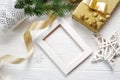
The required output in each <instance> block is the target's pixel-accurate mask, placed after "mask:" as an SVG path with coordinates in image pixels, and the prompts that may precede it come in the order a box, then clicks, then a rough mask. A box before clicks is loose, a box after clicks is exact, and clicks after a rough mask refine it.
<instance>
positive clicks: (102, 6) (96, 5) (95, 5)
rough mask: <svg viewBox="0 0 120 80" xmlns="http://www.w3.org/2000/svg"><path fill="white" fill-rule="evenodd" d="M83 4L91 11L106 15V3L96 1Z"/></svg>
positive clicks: (90, 0) (92, 0)
mask: <svg viewBox="0 0 120 80" xmlns="http://www.w3.org/2000/svg"><path fill="white" fill-rule="evenodd" d="M83 3H84V4H86V5H87V6H89V7H90V8H91V9H93V10H96V11H99V12H101V13H106V12H107V11H106V10H107V4H106V2H98V1H97V0H83Z"/></svg>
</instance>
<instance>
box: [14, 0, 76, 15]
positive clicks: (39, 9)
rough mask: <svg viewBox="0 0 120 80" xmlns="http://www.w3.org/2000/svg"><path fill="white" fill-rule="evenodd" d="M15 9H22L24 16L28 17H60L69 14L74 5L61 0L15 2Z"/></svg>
mask: <svg viewBox="0 0 120 80" xmlns="http://www.w3.org/2000/svg"><path fill="white" fill-rule="evenodd" d="M15 8H18V9H24V11H25V14H27V15H30V16H33V15H36V16H42V15H49V14H55V15H57V16H60V17H62V16H64V15H65V13H66V12H70V11H71V10H72V9H73V8H74V5H72V4H70V3H63V2H62V1H61V0H49V1H47V0H17V2H16V5H15Z"/></svg>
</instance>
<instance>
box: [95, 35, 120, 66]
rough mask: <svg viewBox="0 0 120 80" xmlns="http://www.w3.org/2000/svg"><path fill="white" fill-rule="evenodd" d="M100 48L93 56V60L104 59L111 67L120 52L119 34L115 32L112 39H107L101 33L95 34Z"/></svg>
mask: <svg viewBox="0 0 120 80" xmlns="http://www.w3.org/2000/svg"><path fill="white" fill-rule="evenodd" d="M94 38H95V40H96V41H97V44H98V46H99V50H98V52H97V55H96V56H95V57H94V58H93V62H96V61H99V60H104V61H106V62H107V63H108V64H109V65H110V66H111V67H113V65H114V61H115V58H116V56H118V55H119V54H120V45H119V44H118V34H117V33H114V34H113V35H112V36H111V37H110V39H105V38H103V37H101V36H100V35H99V34H94Z"/></svg>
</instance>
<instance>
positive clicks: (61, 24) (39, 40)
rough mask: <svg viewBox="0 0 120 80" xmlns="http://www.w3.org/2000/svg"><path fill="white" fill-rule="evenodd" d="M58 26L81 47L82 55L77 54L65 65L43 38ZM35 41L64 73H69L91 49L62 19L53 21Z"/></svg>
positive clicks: (88, 54)
mask: <svg viewBox="0 0 120 80" xmlns="http://www.w3.org/2000/svg"><path fill="white" fill-rule="evenodd" d="M58 27H62V29H64V31H65V32H66V33H67V34H68V35H69V37H71V38H72V39H73V40H74V42H75V43H77V45H79V47H80V48H82V49H83V53H82V55H81V53H80V56H77V58H76V59H75V60H73V61H72V62H71V63H70V64H69V65H67V66H65V65H64V64H63V62H62V61H61V60H60V58H59V57H57V56H56V55H55V53H54V51H53V50H52V49H51V48H50V47H49V46H48V45H47V44H46V42H45V38H46V37H49V35H51V34H52V32H54V31H55V30H57V28H58ZM36 42H37V44H38V45H39V46H40V47H41V49H43V50H44V52H45V53H46V54H47V55H48V57H49V58H50V59H51V60H52V61H53V62H54V63H55V64H56V65H57V66H58V68H59V69H60V70H61V71H62V72H63V73H64V74H65V75H67V74H69V73H70V72H71V71H72V70H73V69H75V68H76V67H77V66H78V65H79V64H80V63H81V62H83V61H84V60H85V59H86V58H87V57H88V56H90V54H91V53H92V51H91V49H90V48H89V47H88V46H87V44H86V43H85V42H84V41H83V40H82V39H81V38H80V37H79V35H78V34H77V33H76V32H75V31H74V30H73V29H72V27H71V26H70V25H68V24H67V23H66V22H65V21H64V20H62V21H58V20H56V21H54V23H53V24H52V25H51V27H50V28H48V29H47V31H45V33H43V34H41V35H40V36H39V37H38V38H37V40H36Z"/></svg>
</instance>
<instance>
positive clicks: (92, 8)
mask: <svg viewBox="0 0 120 80" xmlns="http://www.w3.org/2000/svg"><path fill="white" fill-rule="evenodd" d="M119 2H120V0H83V1H82V2H80V4H79V5H78V6H77V8H76V9H75V11H74V12H73V14H72V17H73V18H74V19H75V20H77V21H78V22H80V23H82V24H83V25H85V26H86V27H87V28H88V29H89V30H91V31H93V32H99V31H100V29H101V27H102V25H103V24H104V23H105V22H106V21H107V19H108V18H109V17H110V15H111V13H112V12H113V10H114V9H115V7H116V6H117V4H118V3H119Z"/></svg>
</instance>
